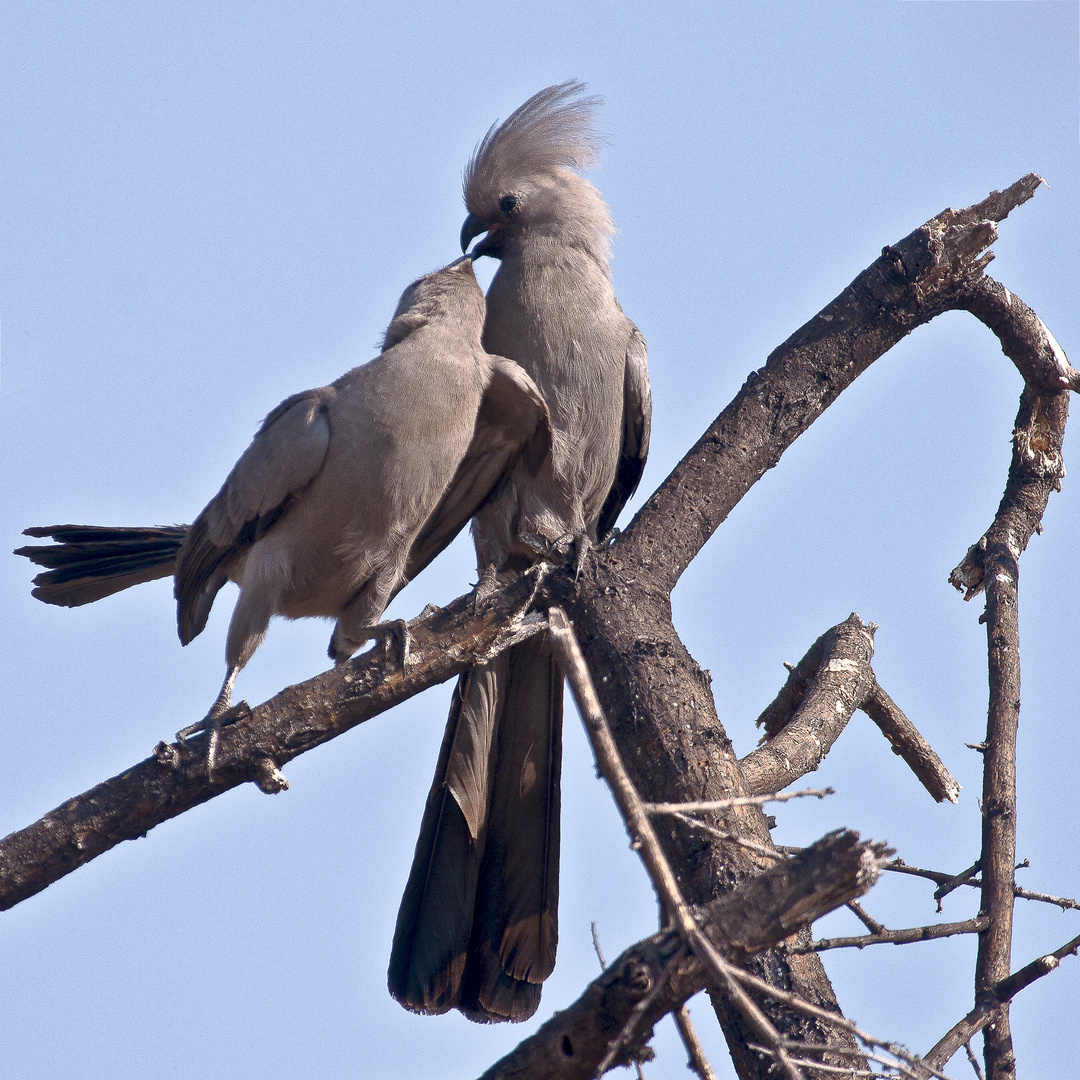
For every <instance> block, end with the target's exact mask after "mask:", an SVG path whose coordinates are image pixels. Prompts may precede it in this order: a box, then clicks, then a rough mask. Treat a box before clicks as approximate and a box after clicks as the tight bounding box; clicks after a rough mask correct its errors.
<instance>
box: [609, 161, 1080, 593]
mask: <svg viewBox="0 0 1080 1080" xmlns="http://www.w3.org/2000/svg"><path fill="white" fill-rule="evenodd" d="M1041 183H1042V180H1041V178H1040V177H1038V176H1037V175H1036V174H1035V173H1029V174H1028V175H1027V176H1025V177H1023V178H1022V179H1020V180H1018V181H1017V182H1016V183H1015V184H1012V185H1011V186H1010V187H1008V188H1006V189H1005V191H1001V192H993V193H992V194H991V195H989V196H988V197H987V198H986V199H984V200H983V201H982V202H980V203H976V204H975V205H974V206H970V207H968V208H967V209H965V210H960V211H956V210H951V209H948V210H944V211H942V213H940V214H938V216H937V217H935V218H931V220H930V221H928V222H927V223H926V224H925V225H923V226H921V227H920V228H918V229H916V230H915V231H914V232H913V233H911V234H910V235H909V236H907V237H905V238H904V239H903V240H901V241H900V242H899V243H898V244H895V245H892V246H886V247H885V248H884V249H883V251H882V254H881V257H880V258H879V259H878V260H877V261H876V262H874V263H873V264H872V265H871V266H869V267H868V268H867V269H866V270H864V271H863V272H862V273H861V274H860V275H859V276H858V277H857V278H855V280H854V281H853V282H852V283H851V284H850V285H849V286H848V287H847V288H846V289H845V290H844V291H843V292H842V293H841V294H840V295H839V296H838V297H837V298H836V299H835V300H833V302H832V303H831V304H829V305H828V306H827V307H825V308H823V309H822V310H821V311H820V312H819V313H818V314H817V315H815V316H814V318H813V319H811V320H810V321H809V322H808V323H807V324H806V325H805V326H803V327H802V328H801V329H800V330H797V331H796V332H795V333H794V334H793V335H792V336H791V337H790V338H788V340H787V341H785V342H784V343H783V344H782V345H780V346H779V347H778V348H777V349H775V350H774V351H773V352H772V353H771V354H770V356H769V358H768V360H767V361H766V363H765V367H764V368H762V369H761V370H760V371H756V372H754V373H752V374H751V375H750V377H749V378H748V379H747V380H746V383H745V384H744V385H743V388H742V389H741V390H740V391H739V393H738V394H737V395H736V397H735V399H734V400H733V401H732V402H731V404H730V405H729V406H728V407H727V408H726V409H725V410H724V411H723V412H722V413H721V414H720V415H719V416H718V417H717V419H716V420H715V421H714V422H713V424H712V425H711V426H710V427H709V429H708V431H706V432H705V434H704V435H703V436H702V437H701V439H699V440H698V442H697V444H696V445H695V446H694V448H693V449H692V450H691V451H690V452H689V453H688V454H687V455H686V457H684V458H683V459H682V461H680V462H679V464H678V465H676V466H675V468H674V470H673V471H672V473H671V475H670V476H668V478H667V479H666V480H665V481H664V482H663V484H662V485H661V486H660V488H659V490H657V492H656V493H655V494H654V495H653V496H652V498H651V499H649V501H648V502H647V503H646V504H645V506H644V507H642V509H641V511H640V512H639V513H638V515H637V517H635V518H634V520H633V521H632V522H631V523H630V525H629V527H628V528H627V530H626V532H625V533H624V534H623V535H622V536H621V537H620V538H619V541H618V545H619V546H621V547H623V549H624V550H625V551H626V552H627V556H628V557H630V558H632V559H634V560H635V561H638V562H640V563H642V564H643V565H644V566H647V567H648V570H649V572H650V574H651V575H652V576H653V578H654V581H655V582H656V584H657V586H660V587H662V588H663V589H664V590H665V591H666V592H668V593H670V591H671V589H672V588H674V586H675V583H676V582H677V581H678V580H679V577H680V576H681V575H682V572H683V571H684V570H685V569H686V568H687V566H689V565H690V563H691V561H692V560H693V558H694V556H695V555H697V553H698V551H700V550H701V548H702V546H703V545H704V544H705V542H706V541H707V540H708V539H709V537H710V536H712V534H713V532H715V530H716V529H717V527H718V526H719V525H720V524H721V523H722V522H723V521H724V519H725V518H726V517H727V515H728V514H729V513H730V512H731V510H732V508H733V507H734V506H735V505H736V504H737V503H738V502H739V500H740V499H741V498H742V497H743V495H745V494H746V492H747V491H749V489H750V488H751V487H752V486H753V485H754V484H755V483H757V481H758V480H759V479H760V478H761V477H762V476H763V475H764V474H765V472H766V471H767V470H768V469H771V468H772V467H773V466H774V465H775V464H776V463H777V462H778V461H779V460H780V457H781V455H782V454H783V452H784V451H785V450H786V449H787V448H788V446H790V445H791V443H792V442H794V440H795V439H796V438H797V437H798V436H799V435H801V434H802V433H803V432H804V431H805V430H806V429H807V428H808V427H809V426H810V425H811V424H812V423H813V422H814V421H815V420H816V419H817V418H818V417H819V416H820V415H821V414H822V412H824V410H825V409H826V408H828V406H829V405H831V404H832V403H833V401H835V400H836V398H837V397H838V396H839V394H840V393H841V392H842V391H843V390H845V389H846V388H847V387H848V386H849V385H851V383H852V382H853V381H854V380H855V378H856V377H857V376H858V375H860V374H861V373H862V372H863V371H865V370H866V369H867V368H868V367H869V366H870V365H871V364H872V363H873V362H874V361H875V360H876V359H877V358H878V357H879V356H881V355H882V354H883V353H885V352H887V351H888V350H889V349H891V348H892V346H893V345H895V344H896V343H897V342H898V341H899V340H900V339H901V338H903V337H904V336H905V335H907V334H910V333H911V331H912V330H914V329H915V328H916V327H917V326H921V325H922V324H923V323H926V322H929V321H930V320H931V319H933V318H934V317H935V316H937V315H939V314H941V313H942V312H943V311H947V310H951V309H953V308H956V307H961V306H964V298H963V297H962V296H961V293H962V291H963V288H962V287H963V285H964V284H965V283H966V282H968V281H969V280H972V279H977V278H978V277H979V276H980V275H981V272H982V269H983V267H984V266H985V265H986V263H987V262H988V261H989V258H990V257H991V256H990V255H988V254H986V249H987V248H988V247H989V246H990V244H992V243H993V242H994V240H995V239H996V238H997V229H996V227H995V224H994V223H995V222H998V221H1001V220H1003V219H1004V218H1005V217H1006V216H1007V215H1008V214H1009V212H1010V211H1011V210H1012V209H1014V208H1015V207H1017V206H1019V205H1020V204H1021V203H1024V202H1026V201H1027V200H1028V199H1030V198H1031V197H1032V195H1034V193H1035V191H1036V189H1037V188H1038V187H1039V185H1040V184H1041ZM972 295H974V294H972ZM1059 385H1060V384H1059Z"/></svg>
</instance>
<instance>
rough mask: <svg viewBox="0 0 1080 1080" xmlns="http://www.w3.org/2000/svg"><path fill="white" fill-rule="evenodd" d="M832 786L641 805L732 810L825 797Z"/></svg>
mask: <svg viewBox="0 0 1080 1080" xmlns="http://www.w3.org/2000/svg"><path fill="white" fill-rule="evenodd" d="M835 794H836V792H835V791H834V790H833V789H832V788H831V787H827V788H807V789H806V790H805V791H774V792H772V793H771V794H769V795H740V796H738V797H736V798H732V799H713V800H712V801H710V802H684V803H671V802H656V803H648V802H643V803H642V804H641V805H642V807H643V808H644V810H645V813H647V814H704V813H707V812H709V811H710V810H730V809H732V807H735V806H763V805H764V804H765V803H770V802H787V801H788V800H789V799H805V798H807V797H810V796H812V797H813V798H815V799H824V798H825V796H826V795H835Z"/></svg>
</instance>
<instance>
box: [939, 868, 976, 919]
mask: <svg viewBox="0 0 1080 1080" xmlns="http://www.w3.org/2000/svg"><path fill="white" fill-rule="evenodd" d="M981 868H982V860H981V859H976V860H975V861H974V862H973V863H972V864H971V866H969V867H968V868H967V869H966V870H961V871H960V873H959V874H957V875H956V877H954V878H950V879H949V880H948V881H943V882H942V883H941V884H940V885H939V886H938V887H937V888H936V889H935V890H934V899H935V900H936V901H937V909H938V911H940V910H941V901H942V900H944V899H945V897H946V896H948V895H949V893H951V892H952V891H953V890H954V889H959V888H960V886H961V885H966V884H967V883H968V882H969V881H970V880H971V879H972V878H974V877H975V875H976V874H977V873H978V872H979V870H980V869H981Z"/></svg>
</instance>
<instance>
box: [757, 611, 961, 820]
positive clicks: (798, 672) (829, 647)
mask: <svg viewBox="0 0 1080 1080" xmlns="http://www.w3.org/2000/svg"><path fill="white" fill-rule="evenodd" d="M876 630H877V627H876V626H875V625H874V624H873V623H864V622H863V621H862V620H861V619H860V618H859V617H858V615H856V614H855V613H854V612H852V613H851V615H849V616H848V618H847V619H845V620H844V622H842V623H840V624H839V625H837V626H834V627H833V628H832V629H831V630H827V631H826V632H825V633H824V634H822V635H821V637H819V638H818V639H817V641H815V642H814V644H813V645H811V646H810V648H809V649H808V650H807V652H806V655H805V656H804V657H803V658H802V659H801V660H800V661H799V662H798V663H797V664H795V665H794V666H789V671H788V677H787V681H786V682H785V683H784V685H783V686H782V687H781V689H780V692H779V693H778V694H777V695H776V697H775V698H774V699H773V701H772V702H770V704H769V705H768V706H767V707H766V708H765V710H764V712H762V714H761V715H760V716H759V717H758V720H757V722H758V725H759V726H762V727H764V728H765V740H764V742H763V745H762V746H760V747H758V749H757V750H754V751H753V752H752V753H750V754H747V756H746V757H744V758H742V759H741V760H740V762H739V765H740V767H741V768H742V770H743V775H744V776H745V777H746V783H747V787H748V788H749V789H750V790H751V791H755V792H756V791H776V790H779V789H781V788H783V787H786V786H787V785H788V784H791V783H794V781H796V780H798V779H799V778H800V777H801V776H805V775H806V773H808V772H811V771H813V770H814V769H816V768H817V767H818V765H820V764H821V762H822V760H823V759H824V758H825V756H826V755H827V754H828V752H829V751H830V750H831V749H832V747H833V744H834V743H835V742H836V740H837V738H839V736H840V733H841V732H842V731H843V730H844V728H845V727H846V726H847V723H848V721H849V720H850V719H851V715H852V713H853V712H854V711H855V709H862V710H863V711H864V712H865V713H866V714H867V716H869V717H870V719H871V720H873V721H874V723H875V724H877V726H878V727H879V728H880V729H881V732H882V734H883V735H884V736H885V737H886V738H887V739H888V740H889V742H890V743H891V744H892V748H893V752H894V753H896V754H899V755H900V757H902V758H903V759H904V761H905V762H906V763H907V765H908V766H909V768H910V769H911V771H912V772H914V773H915V775H916V776H917V777H918V779H919V781H920V783H921V784H922V785H923V787H925V788H926V790H927V791H929V792H930V794H931V795H932V796H933V797H934V799H936V800H937V801H938V802H941V801H943V800H945V799H948V800H949V801H950V802H956V800H957V798H958V797H959V794H960V785H959V784H958V783H957V782H956V780H954V779H953V777H952V774H951V773H950V772H949V770H948V769H946V768H945V765H944V764H943V763H942V761H941V759H940V758H939V757H938V756H937V754H936V753H934V749H933V747H932V746H931V745H930V744H929V743H928V742H927V741H926V739H924V738H923V737H922V735H921V734H919V731H918V730H917V729H916V727H915V725H914V724H912V722H911V721H910V720H909V719H908V718H907V717H906V716H905V715H904V714H903V712H902V711H901V710H900V707H899V706H898V705H897V704H896V703H895V702H894V701H893V700H892V698H891V697H889V695H888V694H887V693H886V692H885V691H884V690H883V689H882V688H881V687H880V686H879V685H878V681H877V678H876V676H875V675H874V672H873V669H872V668H871V666H870V661H871V659H872V658H873V655H874V632H875V631H876Z"/></svg>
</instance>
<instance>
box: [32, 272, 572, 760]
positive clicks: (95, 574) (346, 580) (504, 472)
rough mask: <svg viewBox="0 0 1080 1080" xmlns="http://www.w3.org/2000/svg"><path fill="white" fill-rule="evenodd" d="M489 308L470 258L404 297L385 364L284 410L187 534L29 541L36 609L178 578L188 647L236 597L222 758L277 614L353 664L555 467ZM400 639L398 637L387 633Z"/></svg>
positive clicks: (62, 531)
mask: <svg viewBox="0 0 1080 1080" xmlns="http://www.w3.org/2000/svg"><path fill="white" fill-rule="evenodd" d="M484 313H485V304H484V296H483V293H482V292H481V290H480V287H479V285H478V284H477V282H476V277H475V275H474V274H473V269H472V261H471V259H469V258H462V259H459V260H457V261H456V262H454V263H452V264H451V265H450V266H448V267H445V268H444V269H442V270H440V271H438V272H436V273H433V274H429V275H427V276H425V277H422V278H420V279H419V280H417V281H415V282H414V283H413V284H412V285H410V286H409V287H408V288H407V289H406V290H405V292H404V293H403V295H402V297H401V300H400V302H399V303H398V306H397V310H396V311H395V313H394V318H393V321H392V322H391V323H390V326H389V327H388V329H387V331H386V335H385V340H384V342H383V351H382V353H381V355H380V356H378V357H377V358H376V359H374V360H372V361H371V362H370V363H367V364H364V365H363V366H361V367H357V368H354V369H353V370H352V371H349V372H347V373H346V374H345V375H343V376H342V377H341V378H340V379H338V380H337V381H336V382H334V383H331V384H330V385H329V386H324V387H321V388H319V389H317V390H307V391H304V392H303V393H300V394H295V395H293V396H292V397H290V398H288V399H286V400H285V401H283V402H282V403H281V404H280V405H278V407H277V408H276V409H274V410H273V411H272V412H271V413H270V415H269V416H267V418H266V420H265V421H264V422H263V424H262V427H261V428H260V429H259V432H258V434H257V435H256V436H255V438H254V440H253V442H252V443H251V445H250V446H249V447H248V449H247V450H246V451H245V452H244V454H243V456H242V457H241V458H240V460H239V461H238V462H237V464H236V467H235V468H234V469H233V470H232V472H231V473H230V474H229V476H228V479H227V480H226V481H225V483H224V485H223V486H222V488H221V490H220V491H219V492H218V493H217V495H215V496H214V498H213V499H212V500H211V501H210V503H209V504H208V505H207V507H206V509H205V510H203V511H202V513H201V514H199V516H198V517H197V518H196V519H195V521H194V523H193V524H192V525H190V526H185V525H178V526H172V527H160V528H146V529H138V528H136V529H102V528H95V527H91V526H76V525H60V526H50V527H47V528H36V529H28V530H26V532H27V534H28V535H31V536H38V537H42V536H49V537H52V538H53V539H55V540H58V541H60V542H59V543H58V544H56V545H52V546H48V547H40V546H33V547H24V548H20V549H19V550H18V551H17V552H16V554H19V555H25V556H26V557H28V558H29V559H32V560H33V561H34V562H36V563H38V564H39V565H42V566H47V567H50V568H51V569H50V571H49V572H48V573H44V574H40V575H38V577H37V578H35V585H36V586H37V588H36V589H35V590H34V595H35V596H36V597H37V598H38V599H40V600H43V601H45V602H46V603H49V604H59V605H63V606H68V607H74V606H78V605H80V604H85V603H89V602H91V601H93V600H97V599H100V598H101V597H103V596H107V595H109V594H111V593H113V592H117V591H119V590H121V589H126V588H128V587H129V586H131V585H134V584H137V583H139V582H141V581H149V580H152V579H154V578H159V577H166V576H168V575H170V574H172V575H174V577H175V590H174V591H175V595H176V601H177V625H178V630H179V635H180V641H181V642H182V643H183V644H184V645H186V644H188V642H190V641H191V640H192V639H193V638H195V637H196V636H197V635H198V634H199V633H200V632H201V631H202V629H203V628H204V627H205V625H206V620H207V617H208V615H209V613H210V608H211V605H212V604H213V602H214V597H215V596H216V595H217V593H218V590H219V589H221V587H222V586H223V585H224V584H225V582H226V581H229V580H232V581H234V582H236V583H237V584H238V585H239V586H240V595H239V598H238V599H237V601H236V607H235V610H234V611H233V615H232V621H231V623H230V626H229V632H228V639H227V644H226V650H225V653H226V665H227V674H226V677H225V682H224V684H223V685H222V688H221V692H220V693H219V695H218V697H217V699H216V700H215V702H214V704H213V706H212V708H211V710H210V712H209V713H208V715H207V717H206V719H205V721H203V722H202V723H201V724H198V725H193V726H192V728H188V729H185V732H184V733H185V734H190V733H191V732H192V731H194V730H197V729H200V728H202V727H206V728H208V729H210V730H211V745H210V751H211V753H210V768H211V772H212V769H213V764H212V750H213V743H214V741H215V739H216V727H217V726H219V724H220V718H221V717H222V716H223V715H225V714H226V713H228V711H229V708H230V704H231V697H232V689H233V683H234V681H235V679H236V676H237V673H238V672H239V671H240V669H241V668H242V667H243V666H244V665H245V664H246V663H247V662H248V660H250V659H251V656H252V654H253V653H254V652H255V650H256V648H258V646H259V644H260V643H261V642H262V640H263V637H264V636H265V634H266V630H267V626H268V624H269V622H270V619H271V617H272V616H274V615H284V616H286V617H287V618H294V619H295V618H300V617H303V616H323V617H330V618H334V619H336V620H337V624H336V626H335V628H334V631H333V635H332V637H331V639H330V648H329V653H330V656H331V657H332V658H333V659H334V660H335V661H336V662H338V663H341V662H343V661H345V660H346V659H348V658H349V657H350V656H351V655H352V654H353V653H354V652H355V651H356V650H357V649H358V648H360V647H361V646H362V645H363V644H364V643H365V642H367V641H369V640H371V639H372V638H377V637H379V636H381V635H382V634H383V633H384V632H385V629H386V627H387V624H380V623H379V619H380V617H381V615H382V613H383V610H384V609H385V608H386V605H387V604H388V603H389V602H390V600H391V599H392V598H393V597H394V595H395V594H396V593H397V592H398V591H399V590H400V589H402V588H403V587H404V586H405V584H406V583H407V582H408V581H409V580H410V579H411V578H412V577H414V576H415V575H416V574H417V573H419V572H420V571H421V570H422V569H423V568H424V567H425V566H426V565H427V564H428V563H429V562H430V561H431V560H432V559H433V558H435V556H436V555H437V554H438V553H439V552H440V551H442V550H443V548H445V547H446V545H447V544H448V543H449V542H450V541H451V540H452V539H453V538H454V536H455V535H456V534H457V533H458V532H459V531H460V530H461V528H463V527H464V525H465V524H466V523H467V522H468V520H469V518H471V517H472V516H473V514H474V513H475V512H476V510H477V509H478V508H479V507H480V506H481V505H482V504H483V503H484V501H485V499H487V498H488V497H489V495H490V494H491V493H492V491H493V490H494V489H496V488H497V487H498V486H499V485H500V483H502V482H503V481H504V480H505V479H506V478H508V476H509V473H510V471H511V470H512V469H514V468H516V466H518V465H520V466H521V467H522V469H523V470H524V474H525V475H530V473H531V472H535V471H536V470H537V469H538V468H539V467H540V466H541V465H542V463H543V461H545V460H546V459H547V457H548V456H549V452H550V446H551V437H550V428H549V425H548V418H547V409H546V406H545V405H544V401H543V398H542V397H541V396H540V394H539V392H538V390H537V388H536V385H535V383H534V382H533V381H532V379H530V378H529V376H528V375H526V374H525V372H524V371H523V370H522V368H521V367H519V366H518V365H517V364H515V363H513V362H511V361H510V360H507V359H505V358H503V357H501V356H493V355H490V354H489V353H487V352H486V351H485V350H484V348H483V346H482V344H481V330H482V327H483V323H484ZM389 625H390V626H392V625H393V624H389Z"/></svg>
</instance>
